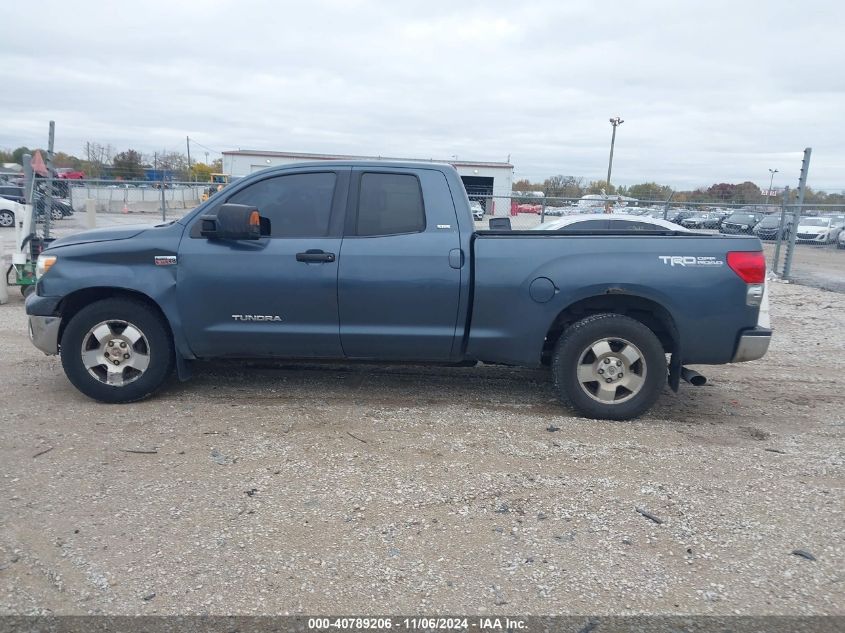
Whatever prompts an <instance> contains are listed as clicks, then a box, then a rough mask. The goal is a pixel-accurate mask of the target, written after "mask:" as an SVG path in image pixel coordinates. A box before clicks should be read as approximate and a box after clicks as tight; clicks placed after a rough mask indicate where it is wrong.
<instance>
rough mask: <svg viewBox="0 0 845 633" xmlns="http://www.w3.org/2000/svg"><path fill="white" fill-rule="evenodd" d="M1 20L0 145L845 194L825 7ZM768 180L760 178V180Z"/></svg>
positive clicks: (486, 6)
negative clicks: (278, 155) (365, 158)
mask: <svg viewBox="0 0 845 633" xmlns="http://www.w3.org/2000/svg"><path fill="white" fill-rule="evenodd" d="M39 6H41V7H42V8H43V10H40V11H37V12H36V11H32V10H31V8H29V7H24V6H23V5H20V4H16V5H14V6H12V7H10V8H7V9H6V11H5V13H4V16H5V18H6V21H7V23H8V24H13V25H15V28H13V29H7V30H6V33H5V36H4V38H3V41H2V42H0V52H2V59H3V64H0V85H3V86H5V87H6V88H5V89H4V90H3V91H2V93H0V113H2V116H3V119H2V121H3V123H2V125H1V126H0V146H6V147H14V146H17V145H21V144H26V145H29V146H34V145H43V144H44V142H45V140H46V129H47V121H48V120H49V119H51V118H52V119H54V120H56V124H57V143H58V147H59V148H60V149H62V150H65V151H69V152H76V153H79V152H81V147H82V145H83V144H84V142H85V141H87V140H92V141H93V140H96V141H99V142H103V143H110V144H112V145H113V146H115V147H117V148H118V149H123V148H124V147H133V148H136V149H139V150H142V151H145V152H148V151H153V150H157V149H162V148H168V149H176V148H181V147H183V146H184V139H185V136H186V135H190V136H191V137H192V138H196V140H197V141H198V142H200V143H202V144H203V145H206V146H209V147H212V148H215V149H220V150H222V149H235V148H239V147H240V148H264V149H276V150H296V151H313V152H341V153H353V154H354V153H361V154H380V155H397V156H412V157H425V158H430V157H435V158H437V157H441V158H442V157H449V156H452V155H458V156H460V157H461V158H466V159H470V158H477V159H486V160H505V159H506V158H507V156H508V155H510V156H511V159H512V161H513V162H514V164H515V165H516V173H517V176H520V177H521V176H526V177H530V178H534V179H539V178H542V177H545V176H548V175H551V174H555V173H564V174H574V175H581V176H585V177H586V178H588V179H593V178H602V177H603V175H604V173H605V171H606V161H607V151H608V144H609V139H610V125H609V124H608V121H607V120H608V118H609V117H610V116H613V115H616V114H619V115H621V116H622V117H623V118H624V119H625V123H624V125H623V126H622V127H621V128H619V134H618V138H617V141H618V142H617V151H616V155H615V158H614V181H615V182H618V183H623V184H631V183H635V182H640V181H642V180H656V181H659V182H665V183H668V184H672V185H674V186H678V187H689V186H697V185H702V184H709V183H712V182H714V181H731V182H738V181H742V180H753V181H756V182H758V184H764V181H765V179H766V177H767V175H768V168H769V167H773V168H775V167H776V168H778V169H780V174H779V178H783V181H782V183H781V184H793V185H794V184H795V182H796V181H797V173H798V169H799V166H800V160H801V152H802V150H803V148H804V147H806V146H812V147H813V148H814V153H813V161H812V165H811V178H810V181H811V184H812V185H814V186H816V187H819V188H826V189H828V190H831V189H834V190H840V189H845V172H843V163H845V158H843V149H842V147H843V144H842V139H843V132H845V124H843V122H842V121H841V113H842V112H843V111H844V110H845V79H844V78H843V74H842V73H841V69H840V65H841V63H842V60H843V59H845V54H843V53H845V50H843V49H845V45H843V44H842V39H841V37H840V35H839V33H838V25H839V24H841V23H842V18H843V17H845V9H843V8H842V6H841V5H839V4H833V3H830V2H822V1H810V2H804V3H802V4H801V5H800V6H797V5H795V4H794V3H787V2H785V1H783V0H776V1H772V2H769V3H766V4H765V5H757V3H737V2H725V1H721V0H720V1H710V2H683V3H678V2H657V1H647V2H637V3H628V2H622V1H616V2H590V3H580V4H573V3H560V2H556V1H554V0H551V1H547V2H539V1H538V2H526V3H512V2H461V3H454V2H443V1H441V2H437V1H432V0H428V1H425V2H422V1H418V0H416V1H409V2H401V3H388V2H380V1H376V0H372V1H367V0H356V1H354V2H349V1H343V2H342V1H322V2H320V1H312V2H309V3H288V2H273V1H269V0H268V1H258V0H253V1H241V2H237V1H234V0H232V1H223V0H216V1H213V2H208V1H204V2H179V3H176V2H163V1H160V0H155V1H148V2H145V3H143V4H139V5H137V6H133V7H131V8H130V6H129V5H126V4H123V3H114V4H105V3H101V2H92V1H90V0H77V2H74V3H68V2H64V1H58V0H50V1H49V2H46V3H42V4H41V5H39ZM765 184H767V183H765Z"/></svg>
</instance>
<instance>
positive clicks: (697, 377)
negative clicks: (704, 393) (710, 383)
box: [681, 367, 707, 387]
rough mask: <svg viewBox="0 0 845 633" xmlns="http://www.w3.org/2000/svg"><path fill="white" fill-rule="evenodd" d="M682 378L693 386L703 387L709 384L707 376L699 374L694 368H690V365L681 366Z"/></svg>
mask: <svg viewBox="0 0 845 633" xmlns="http://www.w3.org/2000/svg"><path fill="white" fill-rule="evenodd" d="M681 378H683V379H684V380H685V381H686V382H688V383H689V384H691V385H692V386H693V387H703V386H704V385H706V384H707V378H705V377H704V376H702V375H701V374H699V373H698V372H697V371H695V370H694V369H689V368H688V367H681Z"/></svg>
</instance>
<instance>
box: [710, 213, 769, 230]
mask: <svg viewBox="0 0 845 633" xmlns="http://www.w3.org/2000/svg"><path fill="white" fill-rule="evenodd" d="M762 219H763V214H762V213H756V212H751V211H737V212H736V213H733V214H731V215H730V216H729V217H727V218H725V220H724V221H722V226H720V227H719V232H720V233H725V234H728V235H736V234H743V233H744V234H747V235H751V233H752V231H753V230H754V227H755V226H757V223H758V222H760V220H762Z"/></svg>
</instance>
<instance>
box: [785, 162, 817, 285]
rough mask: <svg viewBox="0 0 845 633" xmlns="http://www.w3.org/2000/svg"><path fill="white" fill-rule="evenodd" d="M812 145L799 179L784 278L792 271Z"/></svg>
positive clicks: (802, 164) (802, 163)
mask: <svg viewBox="0 0 845 633" xmlns="http://www.w3.org/2000/svg"><path fill="white" fill-rule="evenodd" d="M812 153H813V148H812V147H807V148H805V149H804V160H803V161H801V177H800V178H799V179H798V204H796V205H795V209H794V211H793V212H792V231H790V232H789V245H788V246H787V248H786V260H785V261H784V262H783V278H784V279H787V280H788V279H789V274H790V272H791V271H792V254H793V253H794V252H795V236H796V234H797V233H798V223H799V221H800V217H801V209H802V208H803V206H804V189H805V188H806V186H807V172H808V171H810V155H811V154H812Z"/></svg>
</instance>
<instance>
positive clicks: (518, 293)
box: [466, 232, 761, 366]
mask: <svg viewBox="0 0 845 633" xmlns="http://www.w3.org/2000/svg"><path fill="white" fill-rule="evenodd" d="M758 250H761V246H760V241H759V240H758V239H757V238H746V237H726V236H711V235H686V236H643V235H632V236H627V235H626V236H592V235H583V236H582V235H577V236H575V235H554V234H548V233H546V234H543V233H538V234H536V235H525V234H513V235H485V234H484V233H483V232H482V233H478V234H476V236H475V239H474V241H473V265H474V280H475V286H474V297H473V305H472V313H471V325H470V332H469V337H468V340H467V349H466V355H467V356H468V357H469V358H474V359H478V360H483V361H489V362H503V363H511V364H518V365H527V366H533V365H539V364H540V360H541V353H542V348H543V343H544V340H545V335H546V333H547V331H548V330H549V327H550V326H551V325H552V323H553V322H554V320H555V318H556V317H557V316H558V314H560V313H561V312H562V311H563V310H564V309H566V308H567V307H569V306H571V305H572V304H574V303H575V302H577V301H580V300H582V299H586V298H589V297H594V296H601V295H608V294H616V295H620V294H628V295H633V296H638V297H642V298H644V299H649V300H652V301H654V302H656V303H658V304H660V305H661V306H663V307H664V308H666V310H667V311H668V312H669V313H670V315H671V316H672V318H673V320H674V322H675V326H676V328H677V332H678V342H679V347H680V350H681V356H682V359H683V362H685V363H699V364H721V363H726V362H729V361H730V359H731V358H732V357H733V352H734V348H735V345H736V342H737V338H738V336H739V333H740V331H741V330H742V329H744V328H750V327H754V326H755V325H756V323H757V313H758V308H756V307H749V306H747V305H746V304H745V299H746V288H747V287H746V284H745V283H744V282H743V281H742V280H741V279H740V278H739V277H738V276H737V275H736V273H734V272H733V270H731V269H730V267H728V265H727V261H726V255H727V253H728V252H729V251H758ZM672 256H683V257H688V258H689V257H696V258H698V257H712V258H715V261H716V262H719V263H717V264H711V265H684V266H682V265H680V264H677V263H676V264H675V265H673V264H672V261H671V260H668V261H667V260H665V259H661V257H663V258H665V257H672ZM687 261H689V260H687ZM539 277H546V278H548V279H550V280H551V281H552V282H553V284H554V286H555V293H554V295H553V297H552V298H551V299H550V300H549V301H547V302H545V303H538V302H537V301H535V300H533V299H532V298H531V296H530V294H529V287H530V285H531V283H532V281H534V280H535V279H537V278H539Z"/></svg>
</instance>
